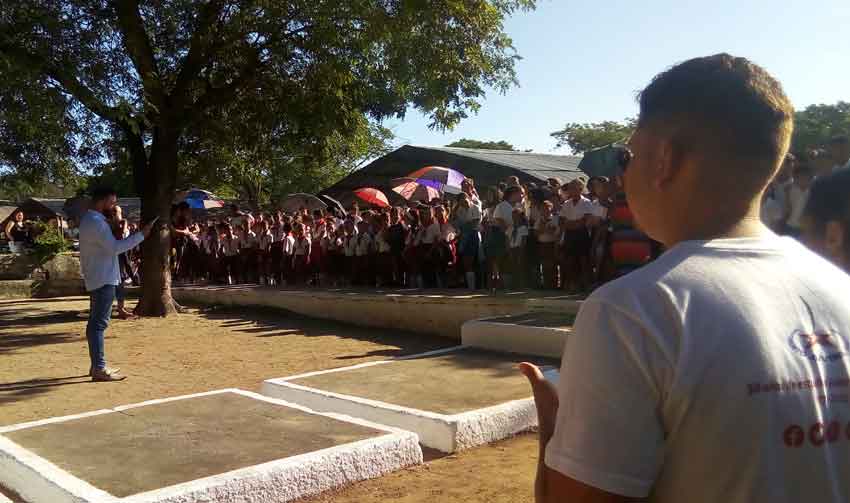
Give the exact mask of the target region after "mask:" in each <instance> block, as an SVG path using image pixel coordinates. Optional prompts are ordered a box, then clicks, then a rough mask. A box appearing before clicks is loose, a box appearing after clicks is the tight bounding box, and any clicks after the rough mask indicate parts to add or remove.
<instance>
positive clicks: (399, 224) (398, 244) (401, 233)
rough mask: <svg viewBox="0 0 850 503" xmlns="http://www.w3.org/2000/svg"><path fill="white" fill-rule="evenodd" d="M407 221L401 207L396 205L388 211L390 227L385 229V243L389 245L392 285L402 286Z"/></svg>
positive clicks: (403, 282) (403, 281) (403, 283)
mask: <svg viewBox="0 0 850 503" xmlns="http://www.w3.org/2000/svg"><path fill="white" fill-rule="evenodd" d="M407 233H408V228H407V223H406V222H405V219H404V216H403V209H402V208H399V207H398V206H396V207H393V209H392V211H390V227H389V229H387V233H386V236H387V243H389V245H390V258H391V260H392V280H391V283H392V285H393V286H404V285H405V280H404V274H405V263H404V248H405V244H406V242H407Z"/></svg>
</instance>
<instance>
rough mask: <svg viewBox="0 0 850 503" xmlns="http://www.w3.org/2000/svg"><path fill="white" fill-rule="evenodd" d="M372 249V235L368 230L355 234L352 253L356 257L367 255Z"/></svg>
mask: <svg viewBox="0 0 850 503" xmlns="http://www.w3.org/2000/svg"><path fill="white" fill-rule="evenodd" d="M371 250H372V235H371V234H369V233H368V232H361V233H360V234H359V235H358V236H357V244H356V245H355V249H354V254H355V255H356V256H358V257H365V256H367V255H369V252H370V251H371Z"/></svg>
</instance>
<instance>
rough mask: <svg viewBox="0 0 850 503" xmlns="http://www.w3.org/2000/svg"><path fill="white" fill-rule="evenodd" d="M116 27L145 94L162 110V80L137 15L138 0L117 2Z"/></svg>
mask: <svg viewBox="0 0 850 503" xmlns="http://www.w3.org/2000/svg"><path fill="white" fill-rule="evenodd" d="M116 5H117V11H118V26H119V28H120V29H121V33H122V34H123V35H124V36H123V37H122V38H123V40H124V47H125V48H126V49H127V53H128V54H129V55H130V60H131V61H132V62H133V66H134V67H135V68H136V71H137V72H138V73H139V77H141V79H142V85H143V86H144V90H145V93H146V94H148V95H149V96H150V98H152V99H151V101H152V102H153V104H154V105H155V106H156V107H157V108H159V109H160V110H162V108H164V106H165V92H164V90H163V88H162V79H161V78H160V75H159V69H158V68H157V64H156V58H154V55H153V49H152V48H151V42H150V38H149V37H148V34H147V32H146V31H145V26H144V21H142V16H141V14H140V13H139V2H138V0H118V1H117V2H116Z"/></svg>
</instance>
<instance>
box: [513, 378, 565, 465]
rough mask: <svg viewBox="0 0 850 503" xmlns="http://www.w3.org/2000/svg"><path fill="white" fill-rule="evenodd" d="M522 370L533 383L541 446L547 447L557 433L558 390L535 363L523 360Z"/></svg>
mask: <svg viewBox="0 0 850 503" xmlns="http://www.w3.org/2000/svg"><path fill="white" fill-rule="evenodd" d="M519 371H520V372H522V375H524V376H525V377H526V378H527V379H528V382H529V384H531V392H532V393H533V394H534V403H535V404H536V405H537V422H538V424H539V429H540V444H541V448H545V446H546V444H547V443H549V439H551V438H552V435H553V434H554V433H555V419H556V416H557V415H558V390H557V389H555V385H554V384H552V383H551V382H549V381H548V380H547V379H546V378H545V377H544V376H543V372H542V371H541V370H540V368H539V367H538V366H537V365H534V364H533V363H527V362H523V363H520V364H519Z"/></svg>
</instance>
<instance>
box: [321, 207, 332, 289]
mask: <svg viewBox="0 0 850 503" xmlns="http://www.w3.org/2000/svg"><path fill="white" fill-rule="evenodd" d="M319 247H320V248H321V249H322V254H321V256H320V258H319V284H320V285H322V286H328V285H332V284H333V283H334V280H335V279H336V278H334V276H333V274H332V270H333V260H334V257H333V255H334V253H336V228H335V227H334V223H333V221H332V220H325V224H324V225H323V231H322V234H321V238H319Z"/></svg>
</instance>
